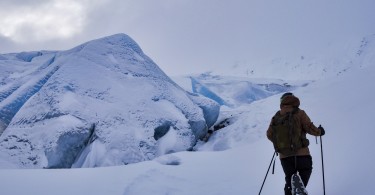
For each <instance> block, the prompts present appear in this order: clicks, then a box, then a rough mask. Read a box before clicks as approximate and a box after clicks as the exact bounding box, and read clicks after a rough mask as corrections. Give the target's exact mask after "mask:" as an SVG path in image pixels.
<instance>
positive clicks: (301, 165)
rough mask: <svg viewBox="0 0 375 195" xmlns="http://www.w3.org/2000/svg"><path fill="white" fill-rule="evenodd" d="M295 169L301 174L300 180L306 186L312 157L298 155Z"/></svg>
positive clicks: (310, 170)
mask: <svg viewBox="0 0 375 195" xmlns="http://www.w3.org/2000/svg"><path fill="white" fill-rule="evenodd" d="M297 170H298V173H299V175H300V176H301V179H302V182H303V184H304V185H305V186H307V184H308V182H309V179H310V176H311V173H312V158H311V156H310V155H309V156H298V158H297Z"/></svg>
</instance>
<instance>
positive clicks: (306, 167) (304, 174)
mask: <svg viewBox="0 0 375 195" xmlns="http://www.w3.org/2000/svg"><path fill="white" fill-rule="evenodd" d="M280 161H281V166H282V167H283V170H284V173H285V187H284V192H285V195H291V194H292V192H291V190H292V186H291V179H292V175H293V174H294V173H296V172H297V171H298V173H299V176H300V177H301V179H302V182H303V184H304V185H305V186H307V183H308V182H309V179H310V175H311V172H312V158H311V156H310V155H308V156H296V157H295V156H290V157H286V158H282V159H280ZM296 163H297V165H296Z"/></svg>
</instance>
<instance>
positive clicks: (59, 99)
mask: <svg viewBox="0 0 375 195" xmlns="http://www.w3.org/2000/svg"><path fill="white" fill-rule="evenodd" d="M0 66H1V68H2V70H4V71H2V72H1V73H0V76H1V77H0V83H1V85H0V128H1V129H0V133H1V132H2V135H1V137H0V155H1V156H5V158H3V160H5V159H6V161H9V162H8V163H9V164H13V165H16V167H19V168H71V167H99V166H114V165H124V164H130V163H136V162H140V161H145V160H150V159H154V158H155V157H158V156H160V155H163V154H166V153H172V152H178V151H184V150H191V148H192V147H193V146H194V145H195V144H196V142H197V140H199V139H200V138H201V137H203V136H204V135H205V134H206V132H207V129H208V128H209V127H210V126H212V125H213V124H214V123H215V122H216V119H217V117H218V115H219V110H220V105H219V104H218V103H216V102H215V101H213V100H211V99H209V98H206V97H203V96H200V95H198V94H193V93H190V92H187V91H185V90H184V89H183V88H181V87H180V86H178V85H177V84H176V83H175V82H174V81H172V80H171V79H170V78H169V77H168V76H167V75H166V74H165V73H164V72H163V71H162V70H161V69H160V68H159V67H158V66H157V65H156V64H155V63H154V62H153V61H152V60H151V59H150V58H149V57H148V56H146V55H145V54H144V53H143V51H142V49H141V48H140V47H139V46H138V44H137V43H136V42H135V41H134V40H132V39H131V38H130V37H129V36H127V35H125V34H116V35H112V36H108V37H104V38H101V39H97V40H93V41H89V42H87V43H84V44H82V45H79V46H77V47H75V48H73V49H70V50H67V51H37V52H22V53H18V54H16V53H13V54H2V56H1V59H0ZM92 137H95V139H90V138H92Z"/></svg>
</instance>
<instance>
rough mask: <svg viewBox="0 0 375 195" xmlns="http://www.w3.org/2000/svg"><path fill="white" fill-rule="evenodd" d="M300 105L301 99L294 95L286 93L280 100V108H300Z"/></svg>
mask: <svg viewBox="0 0 375 195" xmlns="http://www.w3.org/2000/svg"><path fill="white" fill-rule="evenodd" d="M299 105H300V101H299V99H298V98H297V97H296V96H294V95H293V93H290V92H287V93H284V94H283V95H282V96H281V98H280V108H281V107H283V106H292V107H295V108H298V107H299Z"/></svg>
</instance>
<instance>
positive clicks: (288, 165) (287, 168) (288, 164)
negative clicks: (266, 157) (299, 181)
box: [280, 156, 296, 195]
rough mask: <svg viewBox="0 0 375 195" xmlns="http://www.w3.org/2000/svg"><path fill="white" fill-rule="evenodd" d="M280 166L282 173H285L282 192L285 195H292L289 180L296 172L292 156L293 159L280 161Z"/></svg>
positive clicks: (288, 158)
mask: <svg viewBox="0 0 375 195" xmlns="http://www.w3.org/2000/svg"><path fill="white" fill-rule="evenodd" d="M280 161H281V166H282V167H283V170H284V173H285V187H284V192H285V195H292V186H291V178H292V175H293V174H294V173H295V172H296V168H295V165H294V161H295V159H294V156H293V157H287V158H282V159H280Z"/></svg>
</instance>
